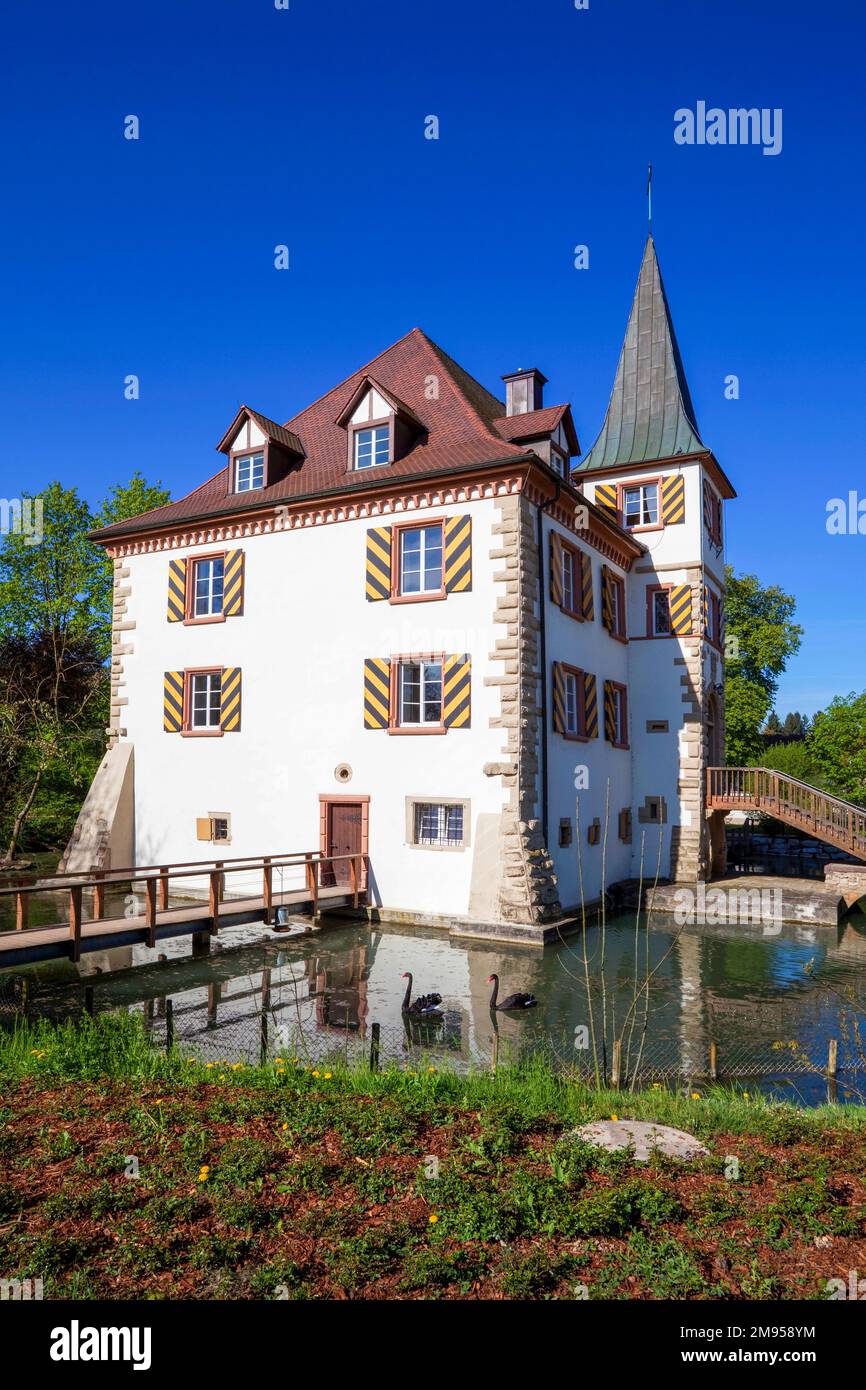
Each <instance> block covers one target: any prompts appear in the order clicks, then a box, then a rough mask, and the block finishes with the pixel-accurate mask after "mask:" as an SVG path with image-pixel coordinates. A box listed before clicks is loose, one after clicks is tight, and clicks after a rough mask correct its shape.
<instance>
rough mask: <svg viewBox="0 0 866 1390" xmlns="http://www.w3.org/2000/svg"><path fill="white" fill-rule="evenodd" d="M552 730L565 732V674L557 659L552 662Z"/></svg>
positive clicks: (559, 732) (558, 732)
mask: <svg viewBox="0 0 866 1390" xmlns="http://www.w3.org/2000/svg"><path fill="white" fill-rule="evenodd" d="M553 731H554V733H557V734H564V733H565V674H564V672H563V669H562V666H561V665H560V663H559V662H558V661H554V663H553Z"/></svg>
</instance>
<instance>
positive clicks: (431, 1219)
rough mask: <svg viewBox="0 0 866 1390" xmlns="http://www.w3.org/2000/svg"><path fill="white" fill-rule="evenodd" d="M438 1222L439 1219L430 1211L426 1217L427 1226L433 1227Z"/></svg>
mask: <svg viewBox="0 0 866 1390" xmlns="http://www.w3.org/2000/svg"><path fill="white" fill-rule="evenodd" d="M438 1220H439V1217H438V1216H437V1215H436V1213H435V1211H431V1213H430V1215H429V1216H428V1217H427V1224H428V1225H429V1226H435V1225H436V1222H437V1221H438Z"/></svg>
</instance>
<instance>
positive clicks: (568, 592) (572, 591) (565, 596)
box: [562, 546, 577, 613]
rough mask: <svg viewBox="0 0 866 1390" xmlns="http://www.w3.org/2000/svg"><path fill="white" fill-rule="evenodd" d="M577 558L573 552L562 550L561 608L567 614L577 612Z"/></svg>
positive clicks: (564, 548)
mask: <svg viewBox="0 0 866 1390" xmlns="http://www.w3.org/2000/svg"><path fill="white" fill-rule="evenodd" d="M576 562H577V556H576V555H575V553H574V551H573V550H568V549H567V548H566V547H565V546H563V548H562V606H563V608H566V609H568V611H569V613H575V612H576V611H577V598H576V594H577V574H576V570H577V563H576Z"/></svg>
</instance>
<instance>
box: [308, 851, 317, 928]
mask: <svg viewBox="0 0 866 1390" xmlns="http://www.w3.org/2000/svg"><path fill="white" fill-rule="evenodd" d="M304 858H305V859H306V861H307V891H308V893H309V895H310V897H311V898H312V901H313V918H314V919H315V918H316V917H318V915H319V861H318V859H315V858H314V857H313V855H312V854H311V853H310V852H307V854H305V855H304Z"/></svg>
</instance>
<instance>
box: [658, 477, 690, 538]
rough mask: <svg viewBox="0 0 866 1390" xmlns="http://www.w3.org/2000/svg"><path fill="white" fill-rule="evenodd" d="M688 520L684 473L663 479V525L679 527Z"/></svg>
mask: <svg viewBox="0 0 866 1390" xmlns="http://www.w3.org/2000/svg"><path fill="white" fill-rule="evenodd" d="M685 519H686V480H685V478H684V477H683V475H682V473H671V474H669V476H668V477H667V478H662V525H663V526H678V525H679V524H680V522H682V521H685Z"/></svg>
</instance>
